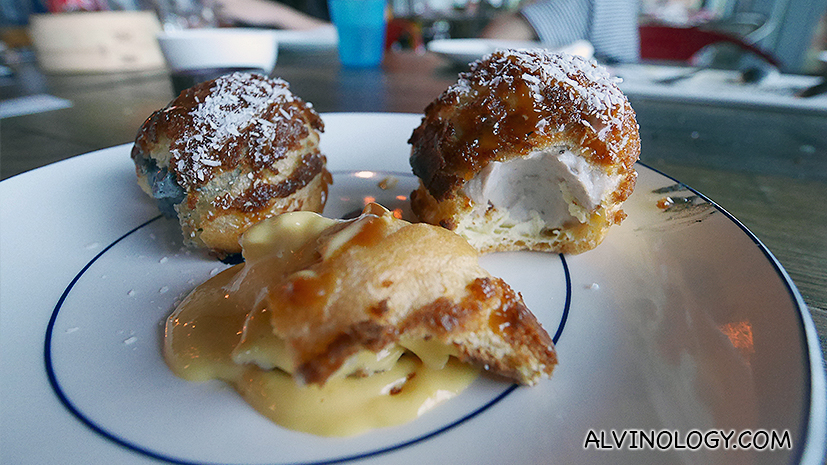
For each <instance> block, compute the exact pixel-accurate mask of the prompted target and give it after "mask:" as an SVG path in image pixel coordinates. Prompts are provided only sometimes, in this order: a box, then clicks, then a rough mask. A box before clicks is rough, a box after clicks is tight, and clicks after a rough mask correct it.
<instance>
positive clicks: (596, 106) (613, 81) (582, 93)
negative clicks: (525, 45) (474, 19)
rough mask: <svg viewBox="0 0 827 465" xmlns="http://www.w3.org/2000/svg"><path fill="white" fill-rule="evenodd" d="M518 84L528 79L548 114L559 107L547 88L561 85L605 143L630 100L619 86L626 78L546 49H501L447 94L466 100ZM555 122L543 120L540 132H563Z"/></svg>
mask: <svg viewBox="0 0 827 465" xmlns="http://www.w3.org/2000/svg"><path fill="white" fill-rule="evenodd" d="M515 68H516V69H515ZM515 80H521V81H523V84H524V85H525V86H526V87H527V88H528V90H529V95H530V98H531V99H532V101H533V102H534V105H535V109H537V110H545V111H548V110H550V108H549V107H550V106H551V105H553V104H554V102H551V101H550V99H549V98H548V97H547V96H548V95H549V92H548V90H547V89H550V88H553V87H557V88H558V89H557V90H556V92H560V91H563V92H565V93H566V94H567V95H566V97H567V98H566V101H567V102H568V103H569V104H571V105H575V106H577V110H578V111H579V112H580V113H581V115H582V118H581V119H582V121H581V122H582V123H583V124H584V125H587V126H589V127H591V128H592V129H593V130H594V131H595V132H596V133H597V135H598V137H599V138H601V139H604V138H605V137H606V136H607V134H608V132H609V131H608V129H609V127H610V126H614V125H620V124H621V123H622V122H621V121H620V120H619V118H618V111H619V110H620V109H622V108H623V107H624V106H625V105H626V104H627V99H626V97H625V96H624V95H623V93H622V92H621V91H620V89H619V88H618V87H617V84H618V83H620V82H621V79H620V78H618V77H613V76H611V75H610V74H609V72H608V71H607V70H606V68H604V67H602V66H599V65H597V64H596V63H594V62H592V61H589V60H586V59H584V58H582V57H580V56H577V55H569V54H566V53H548V52H547V51H545V50H541V49H538V50H498V51H497V52H494V53H492V54H490V55H488V56H486V57H484V58H482V59H480V60H478V61H476V62H473V63H471V67H470V71H469V72H466V73H462V74H460V76H459V80H458V81H457V83H456V84H454V85H452V86H451V87H450V88H449V89H448V91H447V92H448V93H449V94H451V93H453V94H455V95H456V96H457V97H459V98H462V97H463V96H468V95H472V94H473V93H474V92H475V90H474V89H475V88H476V87H483V88H497V87H498V86H500V85H502V84H503V83H505V84H506V85H507V86H508V87H509V88H513V87H514V81H515ZM550 123H551V121H549V120H547V119H545V118H541V119H539V120H538V122H537V129H538V131H540V132H546V130H556V131H561V130H562V127H559V125H558V124H555V125H551V124H550Z"/></svg>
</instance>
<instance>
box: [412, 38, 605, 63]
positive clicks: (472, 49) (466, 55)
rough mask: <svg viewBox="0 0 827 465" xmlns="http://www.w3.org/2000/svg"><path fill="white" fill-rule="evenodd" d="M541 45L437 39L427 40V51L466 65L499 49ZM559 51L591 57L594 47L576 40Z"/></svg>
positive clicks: (491, 40)
mask: <svg viewBox="0 0 827 465" xmlns="http://www.w3.org/2000/svg"><path fill="white" fill-rule="evenodd" d="M537 47H542V44H541V43H540V42H536V41H528V40H499V39H437V40H432V41H430V42H428V45H427V48H428V51H429V52H433V53H436V54H437V55H440V56H442V57H443V58H446V59H448V60H450V61H451V62H453V63H455V64H458V65H466V64H468V63H470V62H472V61H474V60H478V59H480V58H482V57H483V56H485V55H487V54H489V53H491V52H494V51H496V50H499V49H505V48H510V49H517V50H525V49H531V48H537ZM559 51H561V52H567V53H571V54H573V55H580V56H583V57H585V58H591V57H592V55H593V54H594V47H592V45H591V44H590V43H588V42H585V41H578V42H575V43H573V44H571V45H568V46H566V47H562V48H560V49H559Z"/></svg>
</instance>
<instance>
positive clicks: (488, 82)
mask: <svg viewBox="0 0 827 465" xmlns="http://www.w3.org/2000/svg"><path fill="white" fill-rule="evenodd" d="M409 142H410V143H411V145H412V150H411V157H410V162H411V166H412V168H413V172H414V174H416V175H417V176H418V177H419V178H420V181H421V183H420V187H419V189H418V190H416V191H415V192H414V193H413V194H412V195H411V206H412V209H413V211H414V213H415V214H416V215H417V216H418V217H419V218H420V219H421V220H422V221H426V222H428V223H431V224H437V225H441V226H443V227H446V228H448V229H451V230H453V231H455V232H456V233H458V234H460V235H461V236H463V237H465V238H466V239H467V240H468V241H469V242H470V243H471V244H472V245H474V246H475V247H476V248H477V249H478V250H480V251H481V252H488V251H501V250H522V249H526V250H541V251H553V252H564V253H579V252H584V251H586V250H590V249H592V248H594V247H596V246H597V245H598V244H599V243H600V242H601V241H602V240H603V238H604V236H605V235H606V233H607V231H608V229H609V227H610V226H612V225H614V224H618V223H620V222H621V220H622V219H623V218H624V217H625V213H624V212H623V210H622V209H621V204H622V203H623V201H624V200H626V199H627V198H628V197H629V195H630V194H631V192H632V190H633V188H634V185H635V179H636V177H637V173H636V172H635V170H634V166H633V165H634V163H635V161H637V159H638V156H639V154H640V137H639V134H638V125H637V122H636V120H635V113H634V111H633V110H632V108H631V106H630V105H629V102H628V100H627V99H626V97H625V96H624V95H623V94H622V93H621V91H620V89H619V88H618V87H617V83H616V80H615V79H613V78H612V77H610V76H609V74H608V72H607V71H606V70H605V69H604V68H602V67H600V66H598V65H596V64H595V63H593V62H591V61H587V60H585V59H583V58H581V57H577V56H571V55H565V54H555V53H551V52H547V51H540V50H526V51H515V50H510V51H509V50H504V51H497V52H494V53H493V54H490V55H488V56H486V57H484V58H483V59H482V60H480V61H477V62H474V63H472V64H471V67H470V70H469V71H468V72H464V73H462V74H460V76H459V80H458V82H457V83H456V84H454V85H452V86H451V87H449V88H448V89H447V90H446V91H445V92H444V93H443V94H442V95H441V96H439V98H437V99H436V100H435V101H434V102H432V103H431V104H430V105H429V106H428V107H427V108H426V110H425V117H424V118H423V120H422V123H421V125H420V126H419V127H417V128H416V129H415V130H414V131H413V134H412V136H411V138H410V141H409Z"/></svg>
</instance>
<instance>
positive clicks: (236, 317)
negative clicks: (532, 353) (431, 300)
mask: <svg viewBox="0 0 827 465" xmlns="http://www.w3.org/2000/svg"><path fill="white" fill-rule="evenodd" d="M363 224H364V223H360V222H358V221H356V222H351V223H350V224H347V223H345V222H340V221H336V220H330V219H327V218H323V217H321V216H320V215H317V214H315V213H310V212H296V213H287V214H283V215H279V216H278V217H275V218H271V219H269V220H265V221H264V222H262V223H259V224H258V225H256V226H253V227H252V228H250V229H249V230H248V231H247V233H245V235H244V236H243V238H242V246H243V249H244V252H243V253H244V257H245V259H246V262H245V263H244V264H241V265H236V266H235V267H232V268H230V269H228V270H225V271H224V272H222V273H219V274H218V275H216V276H215V277H213V278H211V279H210V280H208V281H207V282H205V283H204V284H202V285H201V286H199V287H197V288H196V289H195V290H194V291H193V292H192V293H190V295H189V296H187V298H186V299H185V300H184V301H183V302H182V303H181V305H179V306H178V308H176V310H175V311H174V312H173V313H172V315H170V316H169V318H168V319H167V324H166V333H165V338H164V356H165V358H166V361H167V364H168V365H169V367H170V368H171V369H172V371H173V372H174V373H175V374H176V375H178V376H180V377H182V378H184V379H187V380H191V381H205V380H209V379H221V380H224V381H227V382H229V383H230V384H232V385H233V386H234V387H235V388H236V390H237V391H238V392H239V393H240V394H241V395H242V396H243V397H244V398H245V399H246V400H247V401H248V402H249V403H250V404H251V405H252V406H253V407H254V408H256V409H257V410H258V411H259V412H260V413H262V414H263V415H265V416H267V417H268V418H270V419H271V420H273V421H274V422H276V423H278V424H279V425H282V426H284V427H287V428H290V429H294V430H298V431H304V432H308V433H312V434H317V435H331V436H346V435H353V434H358V433H361V432H364V431H367V430H370V429H373V428H379V427H384V426H390V425H396V424H401V423H404V422H407V421H410V420H413V419H414V418H416V417H417V416H419V415H421V414H422V413H424V412H425V411H427V410H428V409H430V408H431V407H433V406H434V405H436V404H438V403H440V402H442V401H444V400H446V399H448V398H451V397H453V396H455V395H456V394H458V393H459V392H460V391H462V390H463V389H464V388H465V387H467V386H468V385H469V384H471V382H473V380H474V379H476V377H477V376H478V374H479V371H478V370H477V369H476V368H474V367H471V366H469V365H466V364H462V363H459V362H457V360H456V359H455V358H454V357H452V355H455V354H456V353H455V348H454V347H453V346H451V345H446V344H440V343H438V342H436V341H410V340H402V341H400V342H399V344H396V345H391V346H389V347H386V348H385V349H383V350H380V351H379V352H378V353H373V352H370V351H367V350H363V351H361V352H359V353H357V354H355V355H353V356H352V357H350V358H349V359H348V360H347V361H346V362H345V363H344V365H343V366H342V367H341V368H340V369H339V370H338V371H337V372H336V373H335V374H334V375H333V376H331V377H330V379H328V381H327V382H326V383H325V385H324V386H321V387H319V386H315V385H302V384H301V383H297V382H296V380H294V379H293V377H292V376H291V373H292V372H293V370H294V362H293V357H292V354H291V353H290V348H289V347H288V346H287V344H285V342H284V341H283V340H282V339H280V338H278V337H276V336H275V335H274V334H273V330H272V327H271V318H270V315H269V312H270V311H271V310H270V309H268V308H267V306H266V305H264V304H263V298H264V297H265V296H266V295H267V293H268V290H269V287H270V286H278V285H279V284H280V283H281V282H283V280H284V279H285V277H286V276H288V275H291V274H292V273H296V272H298V273H305V272H307V271H306V270H303V268H305V267H306V266H307V265H309V263H311V262H313V261H315V260H317V259H318V255H316V254H314V253H307V252H306V250H307V248H306V247H304V245H305V244H306V243H308V241H312V240H316V238H318V237H319V235H320V234H321V233H322V232H323V231H325V230H327V229H328V228H330V227H341V229H339V230H338V231H335V232H334V235H333V236H332V237H330V238H329V241H328V242H327V247H326V248H325V249H324V250H322V251H321V253H322V255H323V256H330V255H331V254H333V253H335V251H336V250H337V249H339V248H340V247H343V246H345V245H346V244H347V243H348V241H350V240H352V239H354V237H356V235H357V234H358V233H359V231H360V229H361V228H362V226H363ZM303 251H304V252H303ZM412 354H415V355H416V356H413V355H412Z"/></svg>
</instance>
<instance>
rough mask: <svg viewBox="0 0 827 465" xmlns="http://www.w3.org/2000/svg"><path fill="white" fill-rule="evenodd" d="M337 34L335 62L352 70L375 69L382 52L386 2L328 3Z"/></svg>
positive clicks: (351, 0) (346, 0)
mask: <svg viewBox="0 0 827 465" xmlns="http://www.w3.org/2000/svg"><path fill="white" fill-rule="evenodd" d="M328 6H329V7H330V17H331V19H332V20H333V24H334V25H335V26H336V31H337V32H338V33H339V60H341V62H342V65H344V66H349V67H354V68H371V67H375V66H379V64H380V63H381V62H382V56H383V55H384V51H385V29H386V27H387V19H386V16H385V9H386V7H387V0H328Z"/></svg>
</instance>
